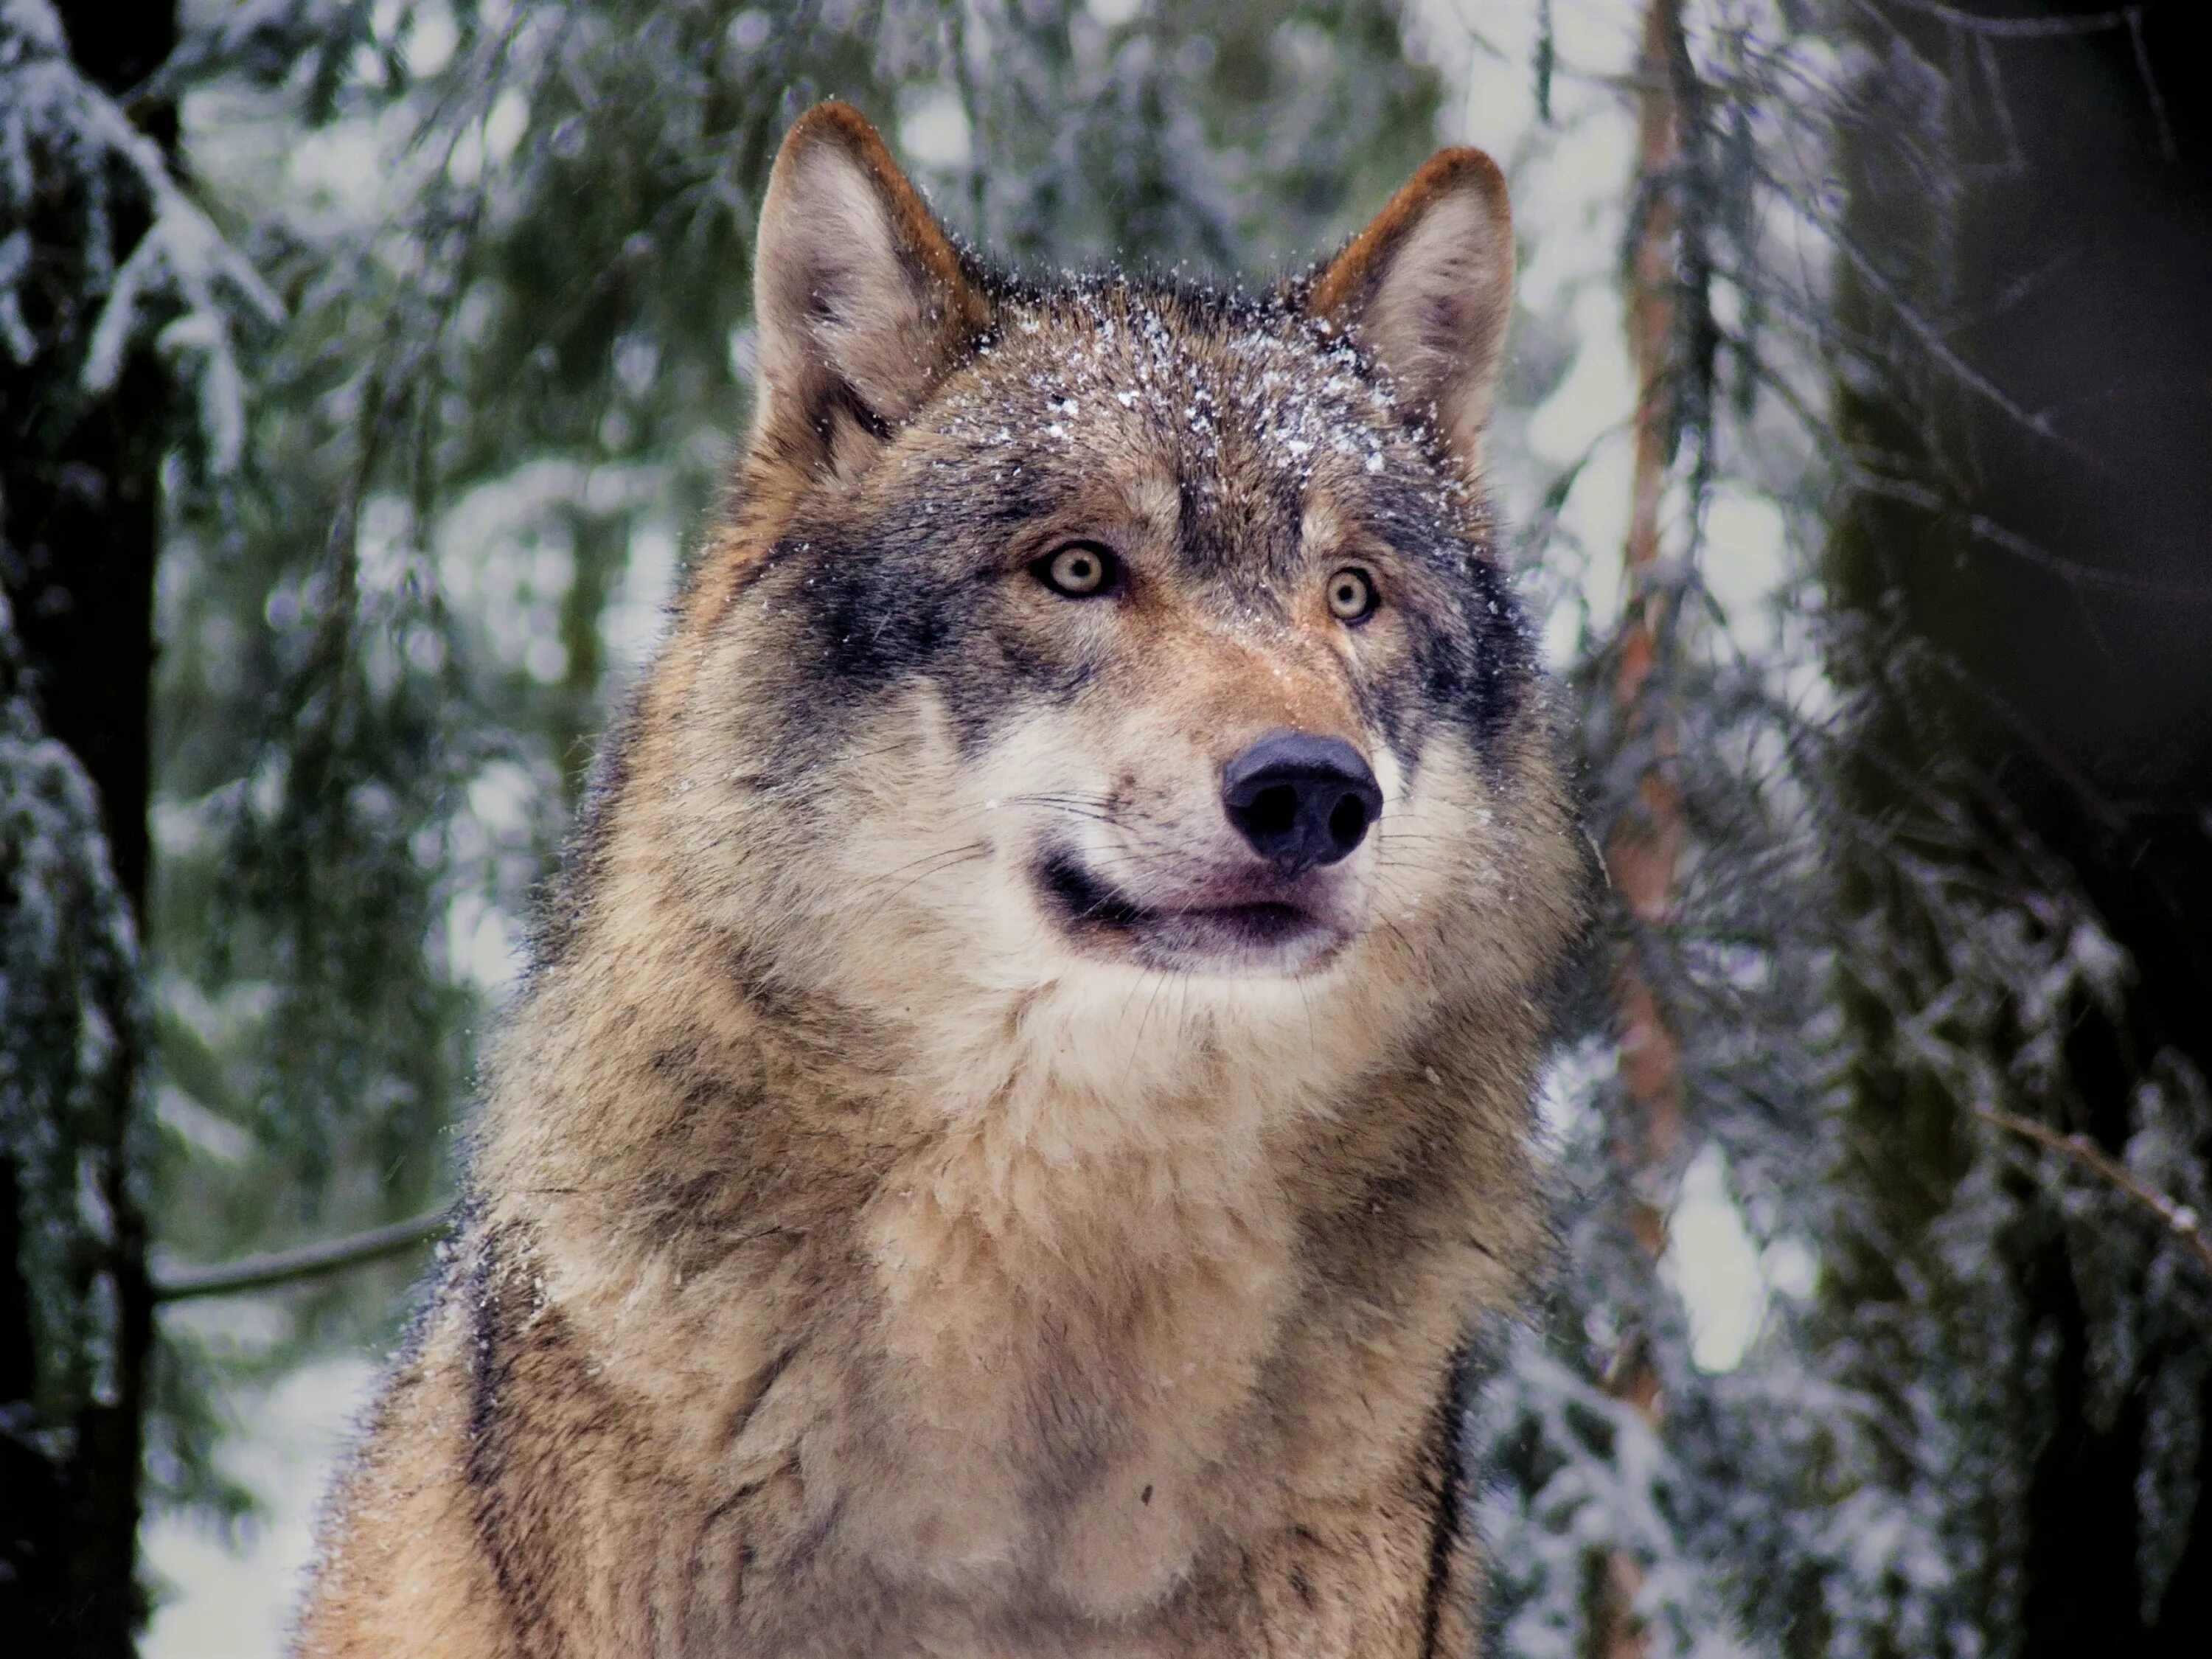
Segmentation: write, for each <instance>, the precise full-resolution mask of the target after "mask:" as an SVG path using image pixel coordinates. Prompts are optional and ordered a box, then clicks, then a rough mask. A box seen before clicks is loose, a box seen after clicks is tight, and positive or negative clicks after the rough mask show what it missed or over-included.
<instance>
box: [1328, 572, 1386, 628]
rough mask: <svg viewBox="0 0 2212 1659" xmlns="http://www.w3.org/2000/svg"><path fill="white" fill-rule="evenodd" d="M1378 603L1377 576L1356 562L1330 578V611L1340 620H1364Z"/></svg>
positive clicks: (1350, 621) (1349, 621)
mask: <svg viewBox="0 0 2212 1659" xmlns="http://www.w3.org/2000/svg"><path fill="white" fill-rule="evenodd" d="M1378 603H1380V599H1379V598H1378V596H1377V595H1376V592H1375V578H1374V577H1372V576H1370V575H1369V574H1367V573H1366V572H1365V571H1364V570H1362V569H1361V568H1359V567H1358V565H1356V564H1348V565H1346V566H1345V567H1344V568H1342V569H1340V570H1339V571H1337V572H1336V573H1335V574H1334V575H1332V576H1330V578H1329V579H1328V611H1329V615H1331V616H1333V617H1335V618H1336V619H1337V620H1338V621H1339V622H1348V623H1356V622H1364V621H1365V620H1366V619H1367V618H1368V617H1370V616H1372V615H1373V614H1374V611H1375V607H1376V605H1377V604H1378Z"/></svg>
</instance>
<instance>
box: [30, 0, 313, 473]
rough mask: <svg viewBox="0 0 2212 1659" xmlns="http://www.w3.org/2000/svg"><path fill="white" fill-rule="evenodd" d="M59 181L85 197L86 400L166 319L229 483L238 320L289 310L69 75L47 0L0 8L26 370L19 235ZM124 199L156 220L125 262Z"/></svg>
mask: <svg viewBox="0 0 2212 1659" xmlns="http://www.w3.org/2000/svg"><path fill="white" fill-rule="evenodd" d="M57 175H58V176H60V177H62V178H67V179H70V180H71V182H72V183H73V184H75V185H76V187H77V189H78V190H79V191H81V192H82V199H81V209H80V211H81V223H80V225H79V227H78V234H79V235H80V237H81V238H82V242H81V249H82V253H81V257H82V260H83V264H84V270H83V276H82V282H83V294H84V295H85V297H86V298H87V299H88V300H90V301H94V304H95V307H96V309H95V310H94V315H93V321H92V325H91V328H90V330H89V331H88V335H87V337H86V338H85V339H84V340H83V341H82V353H83V356H82V362H81V365H80V366H79V367H78V368H77V371H76V372H77V374H78V376H79V379H80V380H81V381H82V389H83V392H84V393H85V394H86V395H87V396H88V397H91V398H97V397H99V396H100V395H101V394H103V393H105V392H108V391H111V390H112V388H113V387H114V385H115V382H116V379H117V376H118V375H119V374H121V372H122V368H123V360H124V356H125V351H126V349H128V347H129V346H130V345H131V343H132V341H133V339H134V337H136V336H137V334H138V333H139V332H140V331H143V330H144V329H146V328H147V327H149V325H151V324H152V323H153V322H154V321H155V319H160V343H161V349H162V350H163V351H164V353H166V354H167V355H169V356H173V357H174V358H176V359H178V360H179V378H180V379H183V380H186V381H188V382H197V386H198V392H199V421H200V429H201V434H202V435H203V437H204V441H205V443H206V447H207V451H208V454H209V457H210V460H211V462H212V464H213V465H214V467H215V469H216V471H221V472H228V471H230V470H231V469H232V468H233V467H234V466H236V465H238V462H239V459H240V453H241V452H242V450H243V448H244V446H245V441H246V395H245V385H244V377H243V371H242V370H241V368H240V362H239V348H238V343H237V340H236V337H235V336H236V323H237V319H238V316H239V313H241V312H243V313H247V314H248V315H249V316H258V318H259V319H262V320H263V321H265V322H271V323H273V322H275V321H276V320H277V319H279V318H281V317H282V315H283V302H282V301H279V300H278V298H277V297H276V294H275V293H274V292H273V291H272V290H271V289H270V287H269V285H268V283H266V282H265V281H264V280H263V278H262V276H261V273H260V272H259V271H258V270H257V269H256V268H255V267H254V265H253V264H252V261H251V260H249V259H247V258H246V257H245V256H243V255H242V254H240V252H238V250H237V249H236V248H234V246H232V245H231V243H230V242H229V240H228V239H226V238H225V237H224V235H223V234H222V232H221V231H220V230H219V229H217V228H216V226H215V224H214V223H213V222H211V221H210V219H209V217H208V216H207V214H206V213H205V212H204V210H202V209H201V208H200V206H199V205H198V204H197V203H195V202H194V201H193V200H192V199H191V197H190V195H188V194H187V193H186V191H185V189H184V187H183V186H182V185H179V182H178V181H177V179H176V178H175V177H174V176H173V173H172V171H171V168H170V164H169V160H168V158H167V156H165V155H163V154H162V153H161V147H160V146H159V145H158V144H156V143H155V142H154V140H153V139H152V138H150V137H148V136H147V135H146V134H145V133H144V132H143V131H140V130H139V129H138V128H137V126H135V125H132V123H131V118H130V117H129V116H127V115H126V114H125V112H123V110H122V109H121V107H120V106H118V104H117V103H116V100H114V98H113V97H112V96H111V95H110V94H107V93H106V92H105V91H103V90H102V89H101V88H99V87H97V86H95V85H94V84H93V83H92V82H89V81H88V80H87V79H85V77H84V76H82V75H81V74H79V73H78V72H77V70H76V67H75V66H74V65H73V64H71V62H70V56H69V45H68V40H67V39H66V37H65V36H64V33H63V32H62V25H61V20H60V19H59V18H58V16H56V15H55V13H54V9H53V7H52V3H51V0H0V344H4V345H5V347H6V348H7V349H8V351H9V354H10V355H11V356H13V357H14V358H15V362H16V363H17V364H18V365H19V366H21V367H25V368H27V367H29V366H30V365H31V363H32V362H33V359H34V358H35V356H37V355H38V353H39V351H40V342H39V340H38V338H37V337H36V336H35V335H34V334H33V331H32V330H31V329H30V327H29V326H28V325H27V323H26V322H25V320H24V312H23V305H22V296H21V284H22V283H24V281H25V280H26V279H27V278H28V277H29V276H31V274H32V249H33V243H32V235H31V232H30V230H29V229H28V228H27V227H26V223H25V222H26V221H27V220H28V219H29V218H30V217H31V216H32V215H33V212H34V211H35V210H36V209H37V205H38V198H39V197H40V196H42V195H46V196H51V195H52V194H55V193H57V188H56V187H57ZM118 194H136V195H137V196H138V197H141V198H143V204H144V207H143V211H146V212H149V214H150V216H151V223H150V224H149V226H148V227H147V228H146V229H145V231H144V232H143V234H139V235H137V237H136V238H135V239H134V240H132V241H131V243H130V245H129V248H128V252H125V253H124V255H123V257H122V258H121V259H120V261H119V262H118V258H117V248H116V243H117V241H118V237H117V234H116V229H115V224H114V219H115V216H116V214H117V211H118V207H121V206H122V205H123V204H121V203H119V202H118V200H117V197H118ZM68 344H70V345H72V346H74V345H76V344H77V343H76V342H74V341H71V342H69V343H68Z"/></svg>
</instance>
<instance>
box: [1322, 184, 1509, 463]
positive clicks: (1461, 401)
mask: <svg viewBox="0 0 2212 1659" xmlns="http://www.w3.org/2000/svg"><path fill="white" fill-rule="evenodd" d="M1307 307H1308V309H1309V310H1310V312H1311V313H1312V314H1313V315H1314V316H1316V317H1317V318H1321V319H1324V320H1326V321H1328V323H1329V324H1330V325H1333V326H1334V327H1338V328H1342V329H1345V330H1346V331H1349V332H1350V333H1351V334H1352V337H1353V338H1354V339H1356V340H1358V342H1359V343H1361V344H1362V345H1363V346H1364V347H1365V348H1366V349H1367V350H1368V351H1369V352H1370V354H1371V355H1372V356H1373V357H1374V358H1375V360H1376V362H1378V363H1380V364H1381V365H1382V366H1383V368H1384V369H1385V370H1386V371H1388V373H1389V376H1390V380H1391V383H1392V386H1393V387H1394V389H1395V392H1396V393H1397V396H1398V398H1399V399H1400V400H1401V402H1402V403H1405V404H1409V405H1411V406H1412V407H1413V409H1414V410H1416V411H1418V412H1419V413H1420V414H1422V415H1424V416H1427V415H1431V413H1432V414H1433V418H1434V420H1435V422H1436V424H1437V430H1438V431H1439V432H1440V434H1441V435H1443V438H1444V440H1445V441H1446V442H1448V443H1449V444H1450V445H1451V447H1453V449H1454V450H1455V451H1456V452H1457V453H1459V454H1460V455H1462V457H1464V458H1465V459H1467V460H1468V461H1469V462H1479V461H1480V458H1481V446H1482V428H1483V427H1484V425H1485V423H1486V422H1487V421H1488V420H1489V418H1490V406H1491V400H1492V395H1493V393H1494V392H1495V391H1496V388H1497V384H1498V369H1499V368H1501V367H1502V366H1503V364H1504V360H1505V327H1506V323H1507V320H1508V319H1509V318H1510V315H1511V313H1512V310H1513V210H1512V207H1511V204H1510V202H1509V201H1508V199H1507V196H1506V190H1505V176H1504V174H1503V173H1500V172H1499V171H1498V164H1497V163H1496V162H1494V161H1492V160H1491V159H1490V158H1489V157H1488V156H1487V155H1484V154H1483V153H1482V152H1481V151H1480V150H1479V149H1466V148H1459V149H1443V150H1438V151H1437V153H1436V154H1435V155H1432V156H1431V157H1430V158H1429V159H1428V160H1427V161H1425V162H1424V163H1423V164H1422V165H1421V167H1420V170H1419V172H1417V173H1414V174H1413V177H1412V178H1411V179H1408V180H1407V182H1406V184H1405V186H1404V187H1403V188H1402V189H1401V190H1400V191H1399V192H1398V193H1397V194H1396V195H1395V196H1394V197H1391V198H1390V204H1389V206H1388V207H1386V208H1384V209H1383V211H1382V212H1381V213H1379V214H1377V215H1376V217H1375V220H1374V222H1372V223H1371V224H1370V225H1369V226H1368V227H1367V228H1366V229H1364V230H1363V231H1361V232H1360V233H1359V234H1358V235H1357V236H1355V237H1353V238H1352V240H1350V241H1349V242H1347V243H1346V244H1345V246H1344V248H1343V251H1342V252H1340V253H1338V254H1337V256H1336V257H1335V258H1334V259H1331V260H1330V261H1329V262H1328V264H1327V265H1325V266H1323V267H1322V270H1321V272H1320V274H1319V275H1318V276H1316V278H1315V279H1314V283H1313V286H1312V288H1311V289H1310V290H1309V292H1308V296H1307Z"/></svg>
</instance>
